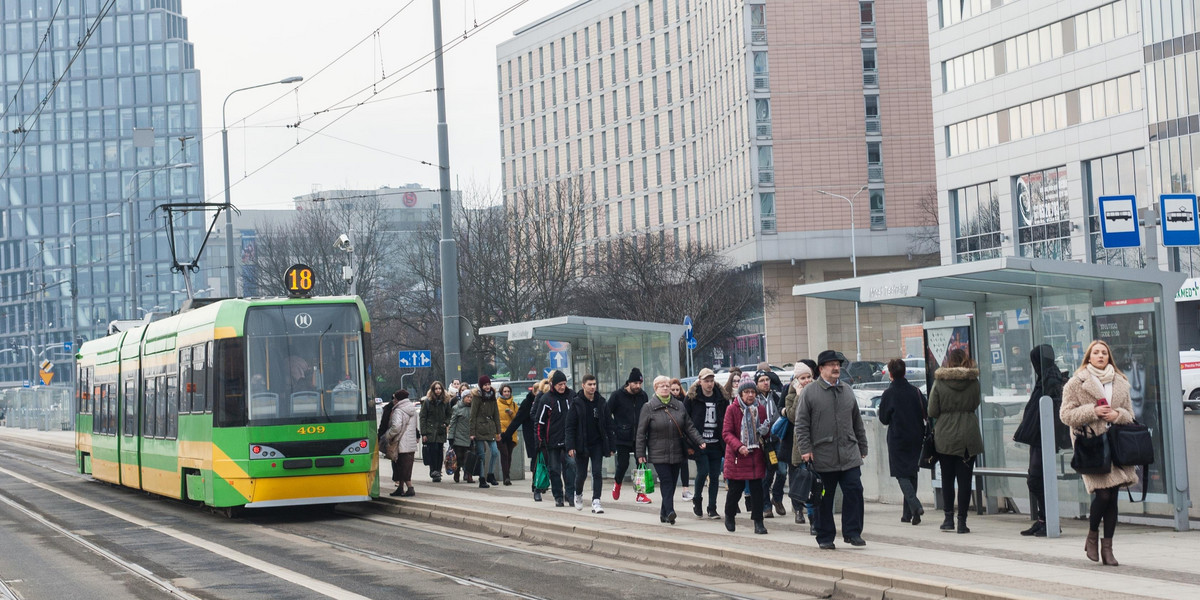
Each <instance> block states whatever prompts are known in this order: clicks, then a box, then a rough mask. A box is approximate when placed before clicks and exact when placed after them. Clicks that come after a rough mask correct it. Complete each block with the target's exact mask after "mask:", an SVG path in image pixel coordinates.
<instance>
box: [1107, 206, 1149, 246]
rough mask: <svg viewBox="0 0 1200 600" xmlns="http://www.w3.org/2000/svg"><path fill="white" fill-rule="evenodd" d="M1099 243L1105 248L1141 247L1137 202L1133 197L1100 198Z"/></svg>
mask: <svg viewBox="0 0 1200 600" xmlns="http://www.w3.org/2000/svg"><path fill="white" fill-rule="evenodd" d="M1099 202H1100V243H1101V244H1102V245H1103V246H1104V247H1105V248H1137V247H1139V246H1141V245H1142V228H1141V227H1138V219H1137V200H1136V199H1135V198H1134V197H1133V196H1100V199H1099Z"/></svg>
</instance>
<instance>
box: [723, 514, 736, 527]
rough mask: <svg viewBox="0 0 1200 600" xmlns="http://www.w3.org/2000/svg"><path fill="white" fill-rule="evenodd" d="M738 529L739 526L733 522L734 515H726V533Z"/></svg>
mask: <svg viewBox="0 0 1200 600" xmlns="http://www.w3.org/2000/svg"><path fill="white" fill-rule="evenodd" d="M736 529H737V524H735V523H734V521H733V513H731V512H726V513H725V531H734V530H736Z"/></svg>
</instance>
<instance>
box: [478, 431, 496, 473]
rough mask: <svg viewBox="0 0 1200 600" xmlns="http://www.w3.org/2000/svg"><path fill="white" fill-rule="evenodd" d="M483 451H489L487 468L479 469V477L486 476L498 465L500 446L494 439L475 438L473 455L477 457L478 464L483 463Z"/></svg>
mask: <svg viewBox="0 0 1200 600" xmlns="http://www.w3.org/2000/svg"><path fill="white" fill-rule="evenodd" d="M484 451H490V453H489V454H488V461H487V468H486V469H483V470H481V471H480V472H479V473H480V477H484V478H487V477H489V476H491V474H492V473H493V472H494V471H495V470H496V467H497V466H499V465H500V447H499V446H497V445H496V440H494V439H493V440H482V439H477V440H475V456H478V457H479V462H480V464H482V463H483V454H484Z"/></svg>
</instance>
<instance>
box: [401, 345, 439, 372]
mask: <svg viewBox="0 0 1200 600" xmlns="http://www.w3.org/2000/svg"><path fill="white" fill-rule="evenodd" d="M397 354H398V355H399V359H398V361H399V362H400V367H401V368H404V369H417V368H428V367H431V366H433V352H431V351H429V350H401V351H400V352H397Z"/></svg>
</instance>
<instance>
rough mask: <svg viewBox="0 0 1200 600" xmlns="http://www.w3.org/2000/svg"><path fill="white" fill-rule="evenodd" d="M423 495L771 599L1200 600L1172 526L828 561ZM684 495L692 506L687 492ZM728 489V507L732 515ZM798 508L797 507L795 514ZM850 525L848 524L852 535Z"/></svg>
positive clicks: (512, 528)
mask: <svg viewBox="0 0 1200 600" xmlns="http://www.w3.org/2000/svg"><path fill="white" fill-rule="evenodd" d="M0 440H3V441H10V442H14V443H24V444H29V445H31V446H35V447H40V448H48V449H55V450H60V451H70V450H71V448H72V445H73V443H74V434H73V433H72V432H39V431H29V430H18V429H8V428H0ZM382 471H383V472H382V473H381V479H382V480H383V481H384V483H385V488H384V490H383V493H384V494H386V493H388V492H390V491H391V487H390V485H386V484H388V483H390V476H391V473H390V465H389V464H388V463H387V461H386V460H385V461H383V464H382ZM414 485H415V486H416V491H417V495H416V496H415V497H412V498H389V497H384V498H382V499H381V501H380V502H379V503H375V506H374V507H372V508H371V510H377V511H386V512H393V513H398V514H400V515H402V516H405V517H407V518H413V519H417V520H431V521H437V522H440V523H443V524H454V525H456V526H459V527H463V528H467V529H471V530H477V531H489V532H492V533H496V534H499V535H506V536H510V537H518V538H521V539H524V540H526V541H536V542H539V543H543V544H546V545H552V546H560V547H562V548H564V549H571V550H581V551H585V552H593V553H599V554H607V555H619V556H623V557H627V558H630V557H632V558H637V559H639V560H644V561H646V562H647V563H653V564H657V565H662V566H663V567H665V568H667V569H668V572H669V569H671V568H675V569H688V570H691V571H692V572H698V571H699V572H707V571H709V570H713V571H714V573H716V572H717V571H720V570H724V571H727V573H725V574H731V573H736V572H738V571H740V572H743V573H751V574H755V576H756V577H760V578H761V579H762V580H764V581H768V580H769V581H770V582H771V587H773V588H776V589H784V590H792V591H794V592H798V593H809V594H813V595H826V594H832V595H833V596H834V597H837V598H880V599H882V598H963V599H967V598H1089V599H1090V598H1131V599H1132V598H1166V599H1172V600H1194V599H1197V598H1200V532H1196V531H1191V532H1186V533H1178V532H1175V531H1174V530H1172V529H1169V528H1166V527H1151V526H1145V525H1130V524H1125V523H1122V524H1121V525H1120V526H1119V527H1118V529H1117V536H1116V538H1115V542H1114V551H1115V554H1116V556H1117V558H1118V560H1120V561H1121V566H1120V567H1105V566H1102V565H1099V564H1097V563H1092V562H1091V561H1089V560H1087V558H1086V557H1085V556H1084V554H1083V538H1084V536H1085V535H1086V530H1087V524H1086V522H1084V521H1067V522H1064V523H1063V536H1062V537H1061V538H1058V539H1049V538H1024V537H1021V536H1020V535H1018V531H1020V530H1021V529H1024V528H1025V527H1027V526H1028V524H1029V521H1028V518H1027V517H1026V516H1024V515H986V516H979V515H975V514H972V515H971V517H970V518H969V520H968V525H969V526H970V528H971V533H970V534H961V535H960V534H956V533H952V532H942V531H939V530H938V525H939V524H940V522H941V518H940V516H941V515H940V514H935V511H934V510H933V509H932V508H931V507H926V508H927V512H926V516H925V519H926V520H925V521H924V522H923V523H922V524H921V525H919V526H915V527H914V526H912V525H909V524H906V523H901V522H900V507H899V506H895V505H882V504H873V503H869V504H867V506H866V527H865V531H864V533H863V537H864V538H865V539H866V540H867V546H866V547H864V548H852V547H851V546H849V545H847V544H844V543H842V541H841V539H840V538H839V539H838V540H837V544H838V549H837V550H835V551H828V550H820V549H818V548H817V547H816V542H815V540H814V539H813V538H812V537H811V536H810V535H809V534H808V525H797V524H795V523H794V522H793V516H792V514H791V513H790V512H789V514H788V515H787V516H784V517H775V518H774V519H768V520H766V527H767V529H768V530H769V531H770V533H769V534H768V535H766V536H756V535H754V534H753V527H752V526H751V523H750V521H749V519H748V517H747V516H746V515H745V514H742V515H739V519H738V521H737V522H738V531H737V532H736V533H728V532H726V531H725V528H724V526H723V524H722V522H721V521H714V520H709V519H697V518H696V517H695V515H693V514H692V512H691V507H692V504H691V502H690V501H683V500H680V499H679V498H676V501H675V504H676V510H677V514H678V515H679V518H678V522H677V524H676V525H675V526H670V525H665V524H660V523H659V519H658V509H659V503H660V502H661V498H660V497H659V496H658V495H657V494H655V495H654V504H652V505H649V506H643V505H637V504H635V503H634V502H633V497H634V494H633V493H632V490H631V489H629V488H630V486H628V485H626V490H625V491H624V492H623V493H622V496H621V499H620V500H619V501H615V502H614V501H613V499H612V495H611V483H606V487H605V489H604V490H603V491H602V494H601V502H602V503H603V506H604V510H605V513H604V514H602V515H593V514H591V511H590V497H591V494H590V490H589V491H588V492H587V493H585V495H584V499H585V501H586V503H588V504H589V506H587V507H585V508H584V509H583V510H582V511H577V510H573V509H571V508H555V507H554V503H553V500H552V499H551V498H549V494H547V495H546V496H547V498H548V501H545V502H540V503H535V502H533V500H532V498H531V495H530V492H529V484H528V480H526V481H524V482H514V484H513V485H512V486H509V487H505V486H500V487H492V488H490V489H486V490H484V489H479V488H478V487H477V486H475V485H468V484H465V483H458V484H455V483H452V482H451V479H450V478H449V477H446V478H443V480H442V482H441V483H436V484H435V483H432V482H431V481H429V478H428V473H427V472H426V471H425V468H424V467H423V466H422V465H420V464H418V465H416V466H415V468H414ZM677 493H682V490H679V492H677ZM724 494H725V492H724V490H721V492H720V496H719V500H718V506H719V507H722V508H719V510H723V505H724ZM789 507H790V505H789ZM839 525H840V524H839Z"/></svg>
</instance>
